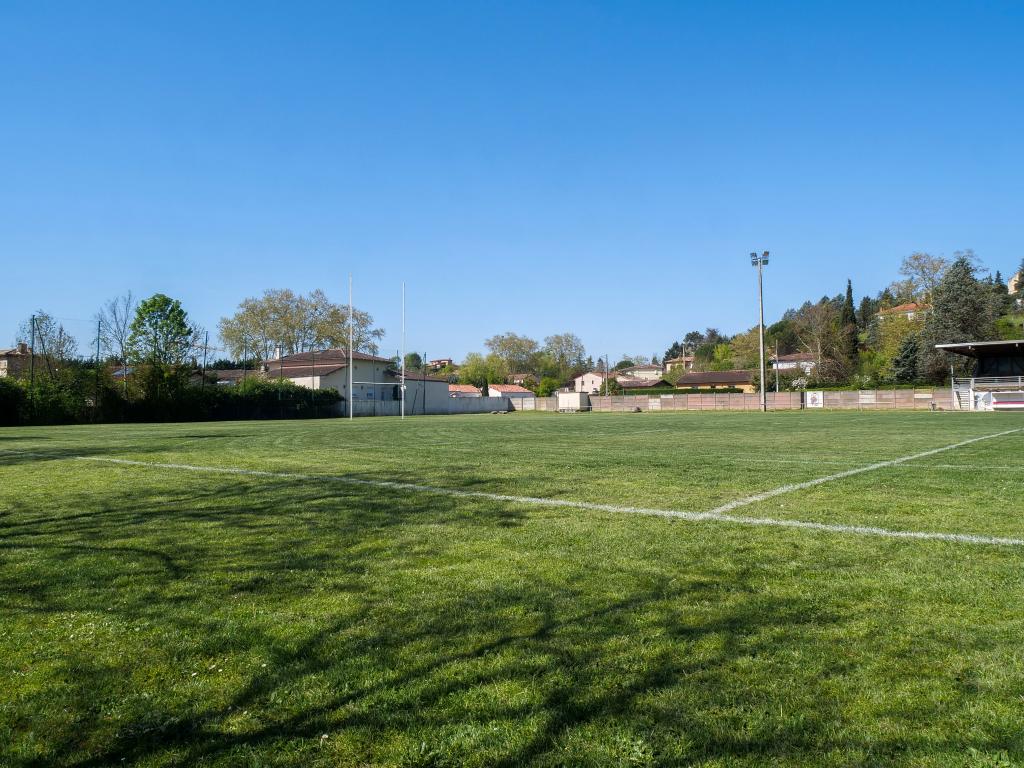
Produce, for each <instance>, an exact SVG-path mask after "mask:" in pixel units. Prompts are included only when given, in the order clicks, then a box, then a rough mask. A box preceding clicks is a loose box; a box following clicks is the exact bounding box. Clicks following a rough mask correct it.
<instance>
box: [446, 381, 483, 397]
mask: <svg viewBox="0 0 1024 768" xmlns="http://www.w3.org/2000/svg"><path fill="white" fill-rule="evenodd" d="M448 396H449V397H482V396H483V395H482V393H481V392H480V388H479V387H474V386H473V385H472V384H449V385H448Z"/></svg>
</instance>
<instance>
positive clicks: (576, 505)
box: [75, 429, 1024, 547]
mask: <svg viewBox="0 0 1024 768" xmlns="http://www.w3.org/2000/svg"><path fill="white" fill-rule="evenodd" d="M1020 431H1022V429H1012V430H1009V431H1008V432H1000V433H999V434H997V435H988V436H986V437H977V438H974V439H972V440H966V441H964V442H962V443H957V444H956V445H950V446H946V447H945V448H936V449H934V450H932V451H926V452H925V453H920V454H916V455H914V456H908V457H905V458H902V459H894V460H892V461H887V462H879V463H877V464H872V465H871V466H869V467H863V468H861V469H856V470H849V471H847V472H841V473H838V474H836V475H831V476H829V477H828V478H821V479H820V480H815V481H810V482H808V483H797V484H795V485H791V486H784V488H786V489H788V490H798V489H800V488H804V487H810V486H813V485H819V484H821V483H823V482H828V481H829V480H833V479H838V478H841V477H847V476H849V475H854V474H858V473H859V472H867V471H870V470H872V469H879V468H882V467H887V466H892V465H894V464H898V463H902V462H904V461H910V460H911V459H915V458H920V457H923V456H930V455H932V454H934V453H938V452H940V451H948V450H951V449H953V448H958V447H960V446H962V445H967V444H969V443H974V442H977V441H979V440H988V439H990V438H994V437H1001V436H1003V435H1008V434H1012V433H1014V432H1020ZM75 458H77V459H79V460H81V461H95V462H103V463H107V464H120V465H128V466H135V467H150V468H154V469H177V470H184V471H188V472H211V473H217V474H226V475H245V476H249V477H270V478H281V479H292V480H311V481H314V482H336V483H344V484H347V485H361V486H370V487H373V488H388V489H392V490H398V491H416V492H419V493H432V494H437V495H439V496H455V497H458V498H471V499H488V500H490V501H502V502H508V503H512V504H530V505H535V506H543V507H561V508H567V509H587V510H593V511H597V512H613V513H625V514H633V515H653V516H657V517H667V518H672V519H677V520H687V521H690V522H709V521H711V522H719V523H732V524H736V525H758V526H771V527H776V528H799V529H803V530H811V531H823V532H826V533H838V534H844V535H856V536H878V537H882V538H887V539H914V540H918V541H948V542H954V543H957V544H981V545H989V546H1009V547H1021V546H1024V539H1013V538H1005V537H1000V536H982V535H979V534H973V533H941V532H932V531H901V530H892V529H889V528H877V527H874V526H864V525H841V524H838V523H815V522H810V521H805V520H780V519H777V518H771V517H746V516H742V515H728V514H725V513H724V512H721V511H719V509H721V508H719V509H714V510H711V511H710V512H682V511H679V510H672V509H651V508H646V507H629V506H620V505H617V504H597V503H593V502H588V501H568V500H563V499H544V498H539V497H536V496H512V495H508V494H502V493H489V492H487V491H465V490H460V489H458V488H438V487H436V486H431V485H418V484H415V483H400V482H395V481H391V480H366V479H363V478H357V477H347V476H344V475H306V474H301V473H297V472H268V471H265V470H259V469H241V468H238V467H208V466H199V465H196V464H167V463H157V462H149V461H135V460H132V459H113V458H107V457H102V456H77V457H75ZM788 490H783V489H778V488H777V489H775V490H774V491H768V492H767V493H765V494H759V495H758V497H757V498H756V499H755V497H753V496H750V497H747V500H742V499H741V500H740V501H741V502H744V503H747V504H753V503H754V501H755V500H760V498H762V497H763V498H771V497H772V496H778V495H780V494H781V493H786V492H788ZM736 506H741V504H736Z"/></svg>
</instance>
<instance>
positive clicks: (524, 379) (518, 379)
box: [507, 373, 537, 386]
mask: <svg viewBox="0 0 1024 768" xmlns="http://www.w3.org/2000/svg"><path fill="white" fill-rule="evenodd" d="M507 381H508V383H509V384H518V385H519V386H524V385H526V384H529V383H533V382H535V381H537V377H536V376H534V375H533V374H532V373H512V374H509V376H508V378H507Z"/></svg>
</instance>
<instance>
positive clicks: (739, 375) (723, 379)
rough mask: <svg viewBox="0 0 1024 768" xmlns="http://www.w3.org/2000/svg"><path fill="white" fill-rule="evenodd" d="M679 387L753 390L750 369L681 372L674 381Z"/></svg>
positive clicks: (752, 377)
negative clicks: (681, 374)
mask: <svg viewBox="0 0 1024 768" xmlns="http://www.w3.org/2000/svg"><path fill="white" fill-rule="evenodd" d="M676 386H677V387H679V388H680V389H691V388H692V389H708V390H710V389H726V388H730V387H731V388H734V389H739V390H742V391H744V392H748V393H749V392H754V391H755V390H754V374H753V372H752V371H701V372H691V373H686V374H683V376H681V377H680V379H679V380H678V381H677V382H676Z"/></svg>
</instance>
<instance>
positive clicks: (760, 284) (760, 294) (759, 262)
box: [750, 251, 768, 411]
mask: <svg viewBox="0 0 1024 768" xmlns="http://www.w3.org/2000/svg"><path fill="white" fill-rule="evenodd" d="M750 263H751V264H752V265H753V266H755V267H757V307H758V312H759V319H758V324H757V336H758V345H757V350H758V352H760V354H761V386H760V387H759V389H760V390H761V410H762V411H767V410H768V393H767V390H766V389H765V378H766V377H767V372H766V371H765V368H764V281H763V279H762V272H763V270H764V267H765V265H766V264H767V263H768V251H765V252H764V253H762V254H761V255H760V256H758V255H757V254H756V253H753V252H752V253H751V254H750Z"/></svg>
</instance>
